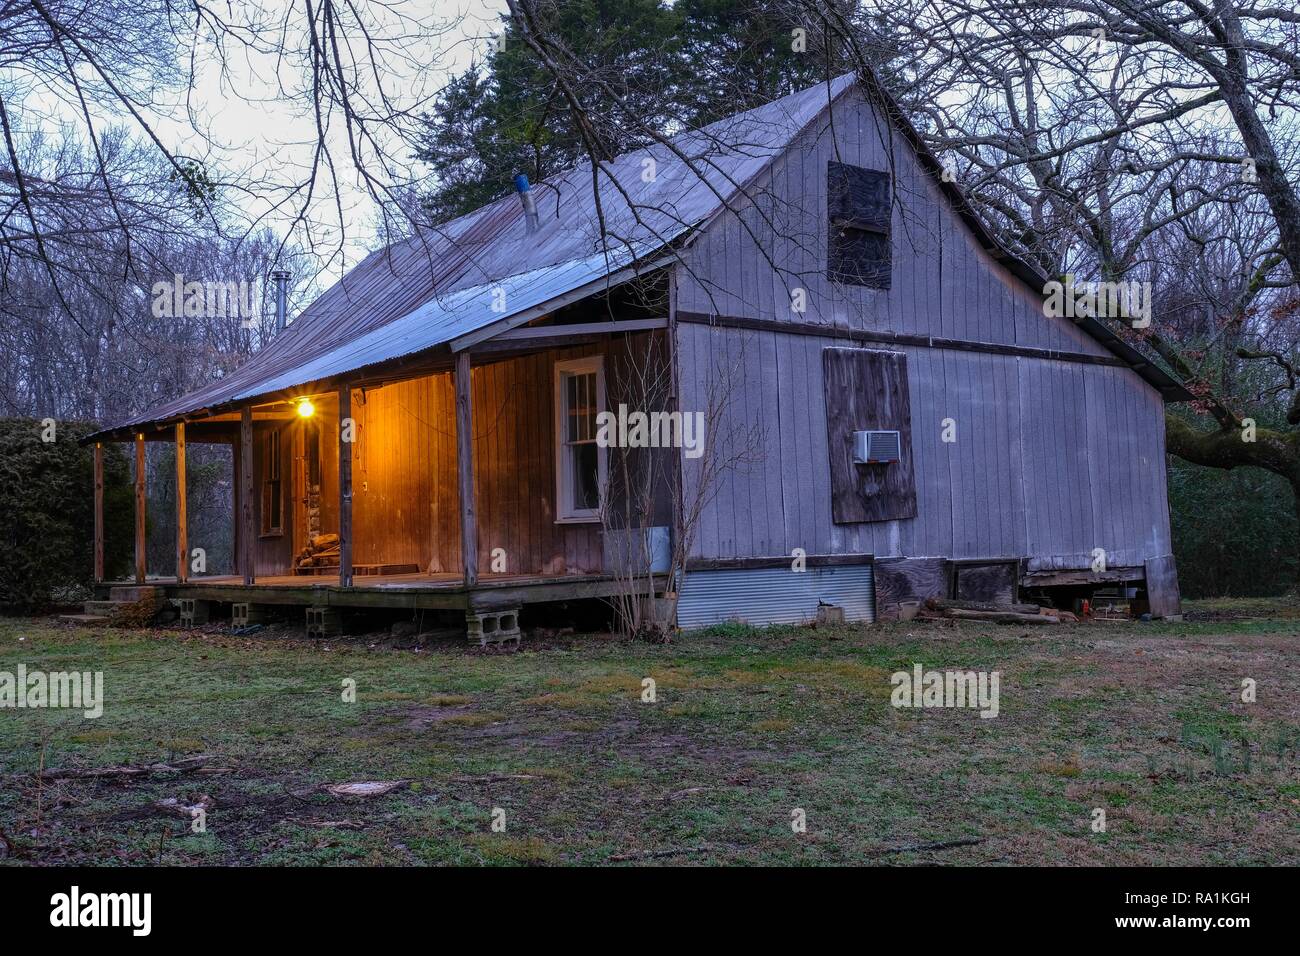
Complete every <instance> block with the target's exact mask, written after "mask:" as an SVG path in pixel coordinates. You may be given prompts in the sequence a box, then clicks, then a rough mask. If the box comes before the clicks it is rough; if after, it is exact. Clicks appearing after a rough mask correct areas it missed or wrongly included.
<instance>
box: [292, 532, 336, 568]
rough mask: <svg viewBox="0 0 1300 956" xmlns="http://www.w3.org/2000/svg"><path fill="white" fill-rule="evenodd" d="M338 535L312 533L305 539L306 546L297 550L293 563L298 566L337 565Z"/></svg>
mask: <svg viewBox="0 0 1300 956" xmlns="http://www.w3.org/2000/svg"><path fill="white" fill-rule="evenodd" d="M338 563H339V536H338V535H336V534H314V535H312V536H311V537H310V538H308V539H307V547H305V548H303V549H302V550H301V551H299V552H298V556H297V557H296V558H295V559H294V564H295V566H296V567H299V568H328V567H338Z"/></svg>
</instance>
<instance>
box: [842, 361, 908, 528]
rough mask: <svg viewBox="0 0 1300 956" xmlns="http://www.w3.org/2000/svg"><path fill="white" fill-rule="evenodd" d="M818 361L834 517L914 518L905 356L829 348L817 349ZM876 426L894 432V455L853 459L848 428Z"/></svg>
mask: <svg viewBox="0 0 1300 956" xmlns="http://www.w3.org/2000/svg"><path fill="white" fill-rule="evenodd" d="M822 363H823V371H824V376H825V379H824V382H825V384H824V394H825V397H826V432H827V446H828V447H827V451H828V454H829V457H830V471H831V510H832V515H833V518H834V520H835V522H836V523H837V524H849V523H852V522H861V521H888V520H892V519H895V518H914V517H916V485H915V483H914V481H913V477H912V410H911V403H910V400H909V398H908V390H907V356H906V355H903V354H902V353H901V352H876V351H871V350H867V349H839V348H828V349H825V350H824V351H823V352H822ZM876 429H887V430H897V431H898V433H899V445H900V449H901V451H900V458H899V460H898V461H897V462H894V463H892V464H888V465H856V464H854V462H853V433H854V432H855V431H863V430H876Z"/></svg>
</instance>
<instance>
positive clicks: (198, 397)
mask: <svg viewBox="0 0 1300 956" xmlns="http://www.w3.org/2000/svg"><path fill="white" fill-rule="evenodd" d="M854 84H855V77H854V75H853V74H851V73H847V74H845V75H843V76H840V77H837V78H836V79H834V80H832V81H830V82H829V83H819V84H817V85H816V86H813V87H810V88H809V89H806V90H802V91H800V92H798V93H793V94H791V95H790V96H785V97H782V98H781V99H778V100H774V101H773V102H771V103H768V104H766V105H764V106H760V107H758V108H757V109H753V110H749V111H748V112H745V113H738V114H736V115H735V116H731V117H728V118H726V119H724V120H720V121H719V122H717V123H713V124H711V125H709V126H706V127H703V128H702V129H698V130H688V131H686V132H683V133H680V134H678V135H676V136H674V137H673V138H672V139H671V140H670V141H669V142H668V143H657V144H654V145H652V146H650V147H647V148H645V149H640V150H635V151H632V152H629V153H624V154H623V155H621V156H618V157H616V158H614V159H612V160H609V161H605V162H601V163H600V164H599V167H598V169H597V171H596V174H595V175H594V176H593V171H592V165H591V163H590V162H583V163H579V164H578V165H576V166H574V167H573V168H572V169H570V170H568V171H566V172H564V173H560V174H558V175H556V176H553V177H551V178H549V179H546V180H544V181H542V182H539V183H537V184H535V185H534V186H533V193H534V196H535V199H536V203H537V209H538V213H539V224H538V227H537V228H536V229H535V230H533V231H529V230H528V228H527V223H526V222H525V217H524V212H523V207H522V204H521V203H520V201H519V197H518V196H517V195H515V194H514V193H511V194H509V195H506V196H503V197H502V198H501V199H498V200H497V201H496V202H493V203H489V204H488V205H486V206H484V207H482V208H481V209H477V210H475V211H474V212H471V213H469V214H467V215H465V216H462V217H460V218H459V219H455V220H452V221H451V222H449V223H446V224H445V225H442V226H439V227H437V228H433V229H427V230H421V231H420V232H419V234H418V235H416V236H414V237H413V238H410V239H407V240H405V241H402V242H398V243H394V244H393V245H390V246H388V247H386V248H384V249H381V250H379V251H377V252H374V253H371V254H370V255H369V256H367V257H366V258H365V259H363V260H362V261H361V262H360V263H359V264H358V265H357V266H356V267H354V268H353V269H351V270H350V271H349V272H348V273H347V274H346V275H344V276H343V277H342V278H341V279H340V280H339V281H338V282H337V283H335V284H334V285H333V286H331V287H330V288H329V289H328V290H326V291H325V292H324V293H323V294H322V295H320V296H319V297H318V298H317V299H315V300H314V301H313V302H312V303H311V305H309V306H308V307H307V308H306V309H305V310H303V312H302V313H301V314H300V315H299V316H298V317H297V319H296V321H294V322H293V323H292V324H291V325H290V326H289V327H288V328H287V329H285V330H284V331H283V332H281V333H280V334H279V335H278V336H277V337H276V338H275V339H274V340H272V341H271V342H270V343H268V344H267V345H266V346H265V347H264V348H263V349H261V350H260V351H259V352H257V353H255V354H254V355H253V356H252V357H250V358H249V360H248V361H247V362H245V363H244V364H243V365H242V366H240V367H239V368H238V369H236V370H235V371H234V372H231V373H230V374H228V375H225V376H224V377H223V378H220V379H218V380H215V381H213V382H211V383H210V384H208V385H206V386H204V387H202V388H200V389H198V390H196V391H194V392H191V393H189V394H187V395H184V396H182V397H180V398H176V399H172V400H169V401H165V402H162V403H159V404H156V405H154V406H153V407H151V408H148V409H147V410H145V411H143V412H140V413H139V414H136V415H134V416H132V417H130V418H128V419H126V420H125V421H121V422H118V423H116V424H114V425H113V426H112V427H110V428H107V429H104V430H103V431H101V432H99V433H97V434H96V435H92V436H88V438H87V440H93V439H94V438H97V437H102V436H105V435H109V434H112V433H114V432H119V431H125V430H127V429H132V430H134V429H136V428H140V427H144V426H148V425H158V424H164V423H167V422H170V421H174V420H177V419H180V418H182V417H184V416H186V415H192V414H195V413H200V412H203V411H205V410H215V409H218V408H221V407H225V406H230V405H233V404H236V403H244V402H247V401H250V400H255V399H258V398H262V397H266V398H268V399H269V398H271V397H274V396H276V395H277V394H279V393H283V392H284V391H286V390H289V389H293V388H295V387H298V386H305V385H308V384H311V383H315V382H321V381H323V380H325V379H329V378H332V377H336V376H339V375H343V374H346V373H349V372H355V371H358V370H361V369H365V368H368V367H371V366H376V365H379V364H382V363H385V362H391V361H394V360H397V359H401V358H404V357H407V356H411V355H414V354H416V353H419V352H424V351H427V350H429V349H433V348H436V347H438V346H442V345H446V344H448V343H450V342H452V341H454V340H456V339H459V338H461V337H464V336H467V335H471V334H472V333H475V332H478V331H480V330H484V329H487V328H489V327H490V326H493V325H495V324H497V323H501V322H503V321H505V320H509V319H511V318H512V317H518V316H523V315H526V314H529V313H530V310H532V311H536V310H537V309H542V308H543V307H545V306H546V304H547V303H549V302H555V301H557V300H558V299H560V298H562V297H564V296H566V295H569V294H571V293H574V292H575V291H578V290H582V289H584V288H589V292H588V294H594V293H596V292H598V291H601V290H602V288H608V287H612V286H614V285H617V284H618V283H619V282H621V281H626V279H627V278H630V277H631V275H632V274H634V273H633V272H629V270H636V269H638V268H640V267H641V266H642V264H644V263H645V262H646V259H647V257H651V256H653V255H654V254H655V253H656V252H658V251H660V250H662V249H664V248H665V247H667V246H670V245H671V244H673V243H674V242H676V241H678V240H681V239H682V238H683V237H684V236H686V235H687V234H688V233H689V232H690V231H691V230H693V229H694V228H695V227H696V226H698V225H699V224H701V223H703V222H705V221H706V220H707V219H709V218H710V217H711V216H712V215H714V214H715V213H717V212H719V211H720V210H721V209H723V208H724V207H725V206H728V205H729V204H730V203H731V201H732V199H733V198H734V197H736V196H737V194H738V193H740V192H741V190H742V189H743V188H744V187H745V186H746V185H747V184H748V183H749V182H750V181H752V180H753V179H754V178H755V177H756V176H758V175H759V174H760V173H761V172H762V171H763V169H765V168H766V166H767V165H768V164H769V162H770V161H771V160H772V159H773V157H775V156H777V155H779V154H780V153H781V152H783V151H784V149H785V148H786V147H787V146H788V145H789V143H790V142H791V141H792V140H793V139H794V138H795V136H796V135H797V134H798V133H799V132H800V131H801V130H802V129H804V127H806V126H807V125H808V124H809V123H811V122H812V121H813V120H815V119H816V118H817V117H818V116H819V115H820V114H821V113H822V112H823V111H824V110H825V109H826V108H827V107H828V106H829V105H830V104H831V103H832V102H834V101H835V100H837V99H838V98H839V97H840V96H842V95H843V94H844V93H845V92H847V91H848V90H849V89H850V88H852V87H853V86H854ZM864 87H865V89H866V92H867V93H868V95H870V96H871V97H872V98H873V99H875V100H876V101H877V102H880V103H882V104H883V106H884V108H885V110H886V112H887V113H888V115H889V116H890V118H891V119H893V120H894V122H895V123H897V124H898V125H899V127H900V128H901V130H902V132H903V134H904V136H905V138H906V139H908V141H909V142H910V143H911V144H912V145H913V147H914V148H916V149H917V151H918V153H919V154H920V155H921V158H922V162H923V164H924V165H925V166H926V168H927V169H929V170H930V171H931V172H932V173H934V174H935V175H936V178H937V179H938V180H939V182H940V185H941V187H942V188H943V189H944V190H945V192H947V193H948V194H949V195H950V196H951V197H952V199H953V201H954V202H955V203H956V204H957V207H958V209H959V211H960V212H961V214H962V217H963V219H965V220H966V222H967V224H968V225H969V226H970V227H971V229H972V230H973V231H974V233H975V235H976V237H977V239H978V240H979V241H980V242H981V243H982V244H983V245H985V246H986V247H987V248H989V249H990V250H991V251H993V252H994V253H995V254H996V255H997V256H998V258H999V259H1000V260H1001V261H1003V262H1004V263H1006V264H1007V265H1008V266H1010V267H1011V268H1012V270H1013V271H1014V272H1015V273H1016V274H1017V275H1019V276H1020V277H1021V278H1022V279H1023V280H1024V281H1025V282H1027V283H1028V284H1030V285H1031V286H1033V285H1035V283H1037V285H1036V288H1037V290H1038V292H1039V293H1040V294H1041V292H1042V281H1041V280H1042V277H1041V276H1039V275H1038V273H1037V271H1036V270H1034V269H1033V268H1032V267H1030V266H1028V265H1027V264H1025V263H1023V262H1021V261H1020V260H1018V259H1015V258H1013V257H1011V256H1009V255H1008V254H1007V253H1006V252H1005V250H1002V249H1001V248H1000V247H998V245H997V243H996V242H994V241H993V239H992V237H991V236H990V235H989V233H988V232H987V230H985V229H984V227H983V225H982V224H981V223H980V222H979V220H978V217H976V216H975V215H974V213H973V212H972V211H971V209H970V207H969V204H968V203H967V202H966V200H965V197H964V196H963V195H962V194H961V192H960V190H959V189H957V187H956V186H955V185H954V184H952V183H949V182H944V181H943V178H942V177H941V176H939V175H938V173H939V172H940V167H939V163H938V161H937V160H936V159H935V158H934V156H933V154H931V153H930V152H929V150H928V149H927V148H926V146H925V144H924V142H923V141H922V140H921V137H920V136H919V134H918V133H917V131H916V129H915V128H914V127H913V126H912V125H911V124H910V122H909V121H908V120H907V117H906V116H905V115H903V113H902V111H901V110H900V109H899V108H898V106H897V104H895V103H894V102H893V101H892V99H890V98H889V96H888V94H887V93H886V92H885V91H884V90H883V88H881V87H880V86H879V84H878V82H877V81H876V80H875V78H874V77H868V78H867V79H866V81H865V83H864ZM593 183H594V184H595V185H596V187H597V188H594V189H593ZM662 264H663V263H662V262H660V263H657V265H662ZM602 280H603V284H602ZM1093 325H1096V323H1093ZM1085 327H1087V330H1088V331H1089V332H1090V333H1091V334H1093V335H1094V336H1095V337H1097V338H1098V339H1099V340H1100V341H1102V342H1103V344H1105V345H1106V346H1107V347H1108V348H1110V349H1111V350H1112V351H1114V352H1116V354H1119V355H1120V356H1121V357H1123V358H1124V359H1126V360H1127V361H1129V362H1130V364H1132V365H1134V367H1135V368H1136V369H1137V371H1138V372H1139V374H1141V375H1142V376H1143V378H1145V379H1147V381H1149V382H1150V383H1151V384H1152V385H1153V386H1155V387H1156V388H1158V389H1160V390H1161V392H1162V393H1163V394H1165V396H1166V397H1170V395H1171V392H1172V391H1173V390H1177V389H1181V388H1182V386H1181V385H1179V384H1178V383H1177V382H1175V381H1174V380H1172V379H1170V378H1169V377H1168V376H1167V375H1165V373H1164V372H1163V371H1161V370H1159V369H1157V368H1155V367H1154V366H1152V365H1150V364H1149V363H1147V362H1145V360H1143V359H1142V357H1141V355H1139V354H1138V353H1136V352H1135V351H1134V350H1133V349H1132V348H1131V347H1130V346H1128V345H1127V344H1125V343H1123V342H1121V341H1119V340H1118V339H1117V338H1115V337H1114V336H1113V335H1112V334H1110V332H1109V331H1108V330H1106V329H1105V328H1104V327H1101V326H1099V325H1097V326H1096V327H1095V328H1093V327H1088V326H1085Z"/></svg>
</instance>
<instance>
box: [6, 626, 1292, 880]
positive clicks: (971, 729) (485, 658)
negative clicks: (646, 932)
mask: <svg viewBox="0 0 1300 956" xmlns="http://www.w3.org/2000/svg"><path fill="white" fill-rule="evenodd" d="M1190 611H1191V613H1189V620H1188V621H1186V622H1184V623H1173V622H1166V623H1156V624H1138V623H1133V624H1087V625H1078V626H1060V627H1037V628H1032V629H1030V628H1022V627H997V626H978V625H963V626H960V627H952V626H938V625H931V624H924V623H912V624H899V625H886V626H878V627H859V626H845V627H838V628H831V629H828V628H820V629H815V630H814V629H800V628H776V629H771V630H766V631H764V630H754V629H749V628H744V627H739V626H728V627H726V628H718V629H715V630H713V631H710V632H706V633H703V634H695V635H685V636H682V637H681V638H679V640H678V641H677V642H676V643H674V644H672V645H668V646H651V645H647V644H639V643H623V642H618V641H613V640H610V639H609V638H608V637H604V636H598V635H592V636H582V635H579V636H576V637H573V638H571V639H569V641H568V642H567V643H559V644H555V643H552V644H551V645H548V646H546V647H545V648H542V649H536V650H534V649H530V648H529V646H528V644H527V643H525V645H524V649H523V650H522V652H520V653H516V654H484V653H480V652H476V651H474V650H471V649H468V648H465V647H462V646H460V645H457V644H445V645H442V646H440V647H435V648H433V649H432V650H430V651H423V652H414V651H396V650H384V649H372V648H369V647H367V642H366V641H365V640H364V639H358V640H339V641H331V642H330V644H329V648H330V649H329V650H325V649H324V648H322V647H317V646H313V645H311V644H308V643H306V642H302V641H291V640H284V639H280V640H276V639H269V638H268V639H258V638H251V639H250V638H243V639H240V638H235V637H232V636H228V635H222V634H217V633H206V634H192V633H182V632H157V631H155V632H130V631H121V630H101V631H87V630H80V629H68V628H63V627H61V626H55V625H51V624H50V623H49V622H46V621H42V620H18V619H9V620H0V671H13V670H15V669H16V668H17V665H18V664H20V663H23V664H26V665H27V667H28V669H29V670H36V669H40V670H46V671H55V670H66V669H78V670H102V671H103V672H104V682H105V696H106V698H107V699H106V702H105V706H104V714H103V716H102V717H101V718H99V719H98V720H88V719H85V718H83V717H82V716H81V714H80V713H79V712H73V711H55V710H12V709H0V835H2V836H3V838H4V840H6V841H7V842H8V844H9V847H10V849H9V854H8V857H7V858H6V859H4V860H3V862H4V863H7V864H11V865H12V864H18V865H22V864H28V863H105V864H111V865H129V864H143V863H154V862H159V861H161V862H162V863H165V864H199V863H206V864H212V863H216V864H261V865H279V864H313V865H342V864H391V865H416V864H479V865H507V866H514V865H557V864H566V863H569V864H575V863H576V864H603V863H608V862H611V860H614V859H615V858H629V860H630V862H639V861H647V862H655V863H658V862H662V863H690V864H730V863H736V864H819V863H820V864H848V863H874V862H879V863H889V864H908V863H930V862H954V863H1003V864H1025V863H1045V864H1108V863H1111V864H1119V863H1139V864H1197V863H1207V864H1265V863H1267V864H1279V863H1295V862H1297V861H1298V860H1300V790H1298V789H1297V785H1296V782H1295V781H1296V779H1297V770H1298V769H1300V699H1298V698H1297V691H1298V690H1300V655H1297V650H1298V649H1300V648H1298V644H1300V638H1297V632H1298V631H1300V621H1297V619H1296V618H1295V616H1294V612H1293V609H1292V607H1291V606H1290V605H1283V604H1279V605H1277V606H1276V607H1270V606H1269V605H1266V604H1263V603H1262V602H1259V601H1257V600H1252V601H1251V602H1248V603H1246V602H1243V603H1242V604H1241V605H1233V604H1232V603H1231V602H1224V601H1216V602H1213V604H1212V605H1205V606H1204V607H1200V606H1197V605H1193V606H1192V607H1191V608H1190ZM914 663H921V664H922V665H924V666H925V667H926V668H937V669H946V668H953V669H974V670H998V671H999V672H1000V673H1001V699H1000V705H1001V706H1000V714H999V716H998V717H997V718H994V719H990V720H985V719H981V718H980V717H979V716H978V713H977V712H976V711H974V710H954V709H928V710H904V709H895V708H893V707H892V706H890V692H891V689H892V688H891V686H890V682H889V678H890V675H891V674H892V673H893V672H894V671H896V670H908V671H910V669H911V667H912V665H913V664H914ZM645 677H653V678H654V680H655V683H656V692H657V699H656V701H655V702H654V703H644V702H642V700H641V694H642V680H643V679H644V678H645ZM1244 677H1250V678H1252V679H1254V680H1255V681H1256V682H1257V685H1258V689H1257V694H1258V697H1257V700H1256V702H1255V703H1252V704H1248V703H1243V702H1242V701H1241V700H1240V684H1241V680H1242V678H1244ZM349 678H350V679H352V680H355V681H356V687H357V701H356V703H345V702H344V701H343V699H342V686H343V682H344V680H345V679H349ZM198 753H201V754H206V755H209V762H208V764H207V765H206V766H207V767H208V768H218V769H222V770H226V771H228V772H226V773H205V774H196V773H185V774H176V773H167V772H163V773H154V774H151V775H148V776H144V777H134V778H130V779H129V780H121V779H118V780H112V781H109V780H102V779H101V780H93V779H84V778H83V779H58V780H54V779H49V778H48V777H40V776H38V773H37V772H38V770H39V769H40V768H41V767H45V768H58V769H66V768H82V769H84V768H94V767H108V766H114V765H123V764H130V765H148V764H153V763H159V762H167V761H171V760H177V759H180V758H183V757H186V756H187V755H194V754H198ZM362 780H401V781H406V785H405V786H403V787H402V788H400V789H397V790H394V791H393V792H391V793H389V794H387V795H385V796H381V797H374V798H342V797H335V796H332V795H330V794H328V793H327V792H325V791H324V790H323V787H324V786H325V785H328V784H334V783H342V782H349V781H362ZM167 797H175V798H180V799H182V800H184V801H186V802H198V801H199V800H200V799H202V798H204V797H207V798H210V800H212V801H213V802H214V806H213V807H212V809H210V810H209V811H208V814H207V830H206V832H204V833H191V832H190V828H189V824H188V822H187V821H186V820H184V819H182V818H179V817H177V816H168V815H165V814H163V813H162V812H161V811H159V810H157V809H155V808H154V807H153V804H154V803H155V802H156V801H158V800H161V799H163V798H167ZM1097 807H1100V808H1103V809H1105V810H1106V817H1107V830H1106V832H1105V833H1093V832H1092V830H1091V826H1090V824H1091V814H1092V811H1093V809H1094V808H1097ZM795 810H802V811H803V813H804V814H805V816H806V819H807V831H806V832H805V833H799V834H796V833H795V832H793V830H792V828H791V826H790V821H791V814H792V813H793V812H794V811H795ZM502 812H504V822H505V830H504V832H496V831H494V829H493V820H494V813H495V814H496V815H497V817H498V818H500V816H501V813H502ZM961 837H979V838H982V839H983V842H981V843H979V844H978V845H975V846H969V847H959V848H953V849H947V850H940V851H927V850H924V849H921V850H911V851H907V852H901V853H898V852H891V853H884V852H883V851H885V850H897V849H898V848H900V847H909V846H914V845H916V844H924V843H927V842H932V841H947V840H953V839H957V838H961Z"/></svg>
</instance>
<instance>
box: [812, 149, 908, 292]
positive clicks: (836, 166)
mask: <svg viewBox="0 0 1300 956" xmlns="http://www.w3.org/2000/svg"><path fill="white" fill-rule="evenodd" d="M826 184H827V190H826V203H827V207H828V209H827V212H828V213H829V220H830V238H829V242H828V251H827V257H826V273H827V276H828V277H829V278H830V279H831V280H832V281H835V282H847V283H852V284H853V285H863V286H867V287H868V288H871V289H888V288H889V279H890V271H891V268H892V255H891V250H890V241H889V223H890V215H891V210H892V208H893V199H892V193H891V190H890V187H889V174H888V173H885V172H881V171H879V170H876V169H863V168H862V167H861V166H849V165H847V164H846V163H835V162H832V163H829V164H828V165H827V171H826Z"/></svg>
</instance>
